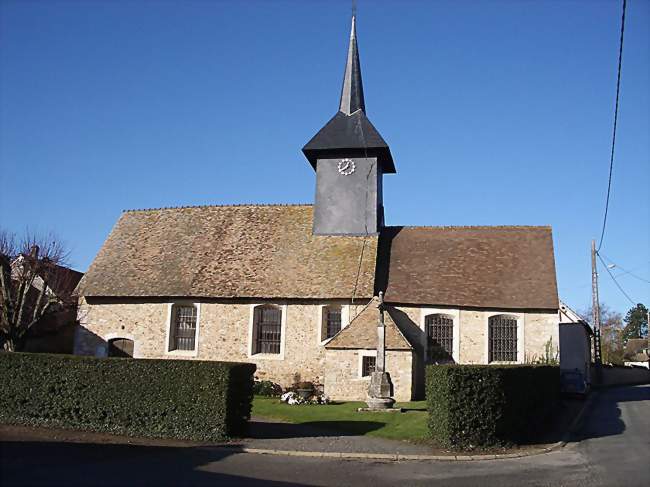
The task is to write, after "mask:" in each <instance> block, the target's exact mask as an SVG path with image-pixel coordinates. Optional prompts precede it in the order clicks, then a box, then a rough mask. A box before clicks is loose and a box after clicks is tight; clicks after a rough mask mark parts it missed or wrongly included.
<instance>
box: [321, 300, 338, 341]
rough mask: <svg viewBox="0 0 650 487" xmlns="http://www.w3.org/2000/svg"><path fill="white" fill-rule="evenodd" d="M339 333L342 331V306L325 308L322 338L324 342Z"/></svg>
mask: <svg viewBox="0 0 650 487" xmlns="http://www.w3.org/2000/svg"><path fill="white" fill-rule="evenodd" d="M339 331H341V306H324V307H323V330H322V332H321V337H323V340H327V339H328V338H332V337H333V336H334V335H336V334H337V333H338V332H339Z"/></svg>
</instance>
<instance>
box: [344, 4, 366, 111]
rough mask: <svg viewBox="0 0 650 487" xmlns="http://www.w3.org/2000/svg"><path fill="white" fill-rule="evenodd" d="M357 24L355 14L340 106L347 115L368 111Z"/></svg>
mask: <svg viewBox="0 0 650 487" xmlns="http://www.w3.org/2000/svg"><path fill="white" fill-rule="evenodd" d="M356 23H357V22H356V15H354V14H353V15H352V28H351V29H350V45H349V47H348V60H347V62H346V63H345V75H344V76H343V88H342V89H341V104H340V105H339V111H340V112H342V113H345V114H346V115H351V114H352V113H354V112H356V111H357V110H362V111H363V112H364V113H365V111H366V106H365V103H364V101H363V83H362V82H361V66H360V64H359V48H358V47H357V27H356Z"/></svg>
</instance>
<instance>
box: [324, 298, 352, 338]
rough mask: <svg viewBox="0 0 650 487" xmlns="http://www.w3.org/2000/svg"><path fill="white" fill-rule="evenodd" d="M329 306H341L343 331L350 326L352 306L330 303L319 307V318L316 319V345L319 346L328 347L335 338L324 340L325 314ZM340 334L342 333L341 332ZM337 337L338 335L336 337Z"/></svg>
mask: <svg viewBox="0 0 650 487" xmlns="http://www.w3.org/2000/svg"><path fill="white" fill-rule="evenodd" d="M328 306H340V307H341V331H343V329H344V328H346V327H347V326H348V325H349V324H350V305H349V304H339V303H328V304H321V305H320V306H318V307H317V308H316V309H317V312H318V316H317V317H316V344H317V345H319V346H323V345H327V343H328V342H329V341H330V340H331V339H332V338H334V337H330V338H323V314H324V311H325V308H327V307H328ZM339 333H340V332H339ZM334 336H336V335H334Z"/></svg>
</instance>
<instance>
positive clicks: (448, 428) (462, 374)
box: [426, 365, 560, 449]
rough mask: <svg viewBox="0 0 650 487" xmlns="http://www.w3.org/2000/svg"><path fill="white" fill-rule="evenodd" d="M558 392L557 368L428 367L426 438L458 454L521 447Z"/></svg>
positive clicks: (545, 415)
mask: <svg viewBox="0 0 650 487" xmlns="http://www.w3.org/2000/svg"><path fill="white" fill-rule="evenodd" d="M559 389H560V371H559V368H558V367H549V366H527V365H526V366H522V365H519V366H495V365H490V366H474V365H431V366H428V367H427V376H426V397H427V409H428V411H429V418H428V426H429V433H430V435H431V437H432V438H433V439H434V440H435V441H436V442H438V443H439V444H440V445H442V446H445V447H454V448H461V449H466V448H473V447H477V446H494V445H504V444H509V443H519V442H522V441H524V440H526V439H527V438H529V437H530V436H531V435H532V434H533V433H535V432H536V429H537V428H538V427H539V426H540V424H541V423H543V422H544V421H545V419H546V418H547V417H548V414H549V412H550V411H551V410H552V409H553V407H554V406H555V404H556V402H557V400H558V398H559Z"/></svg>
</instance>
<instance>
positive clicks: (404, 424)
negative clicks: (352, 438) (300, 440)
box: [253, 396, 427, 441]
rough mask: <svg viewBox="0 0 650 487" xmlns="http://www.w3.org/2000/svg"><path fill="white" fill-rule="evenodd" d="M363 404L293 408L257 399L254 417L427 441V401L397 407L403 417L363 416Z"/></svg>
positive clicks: (274, 400)
mask: <svg viewBox="0 0 650 487" xmlns="http://www.w3.org/2000/svg"><path fill="white" fill-rule="evenodd" d="M360 407H366V404H365V403H363V402H336V403H333V404H327V405H308V404H305V405H296V406H289V405H288V404H285V403H282V402H280V399H279V398H277V397H262V396H255V398H254V399H253V416H259V417H265V418H273V419H278V420H283V421H287V422H289V423H296V424H301V423H309V424H310V425H311V426H314V427H320V428H327V429H331V430H339V431H345V432H347V433H355V434H359V435H367V436H378V437H381V438H390V439H393V440H411V441H423V440H426V438H427V411H426V403H425V401H416V402H402V403H397V404H396V407H401V408H404V410H405V412H403V413H360V412H358V411H357V408H360Z"/></svg>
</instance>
